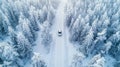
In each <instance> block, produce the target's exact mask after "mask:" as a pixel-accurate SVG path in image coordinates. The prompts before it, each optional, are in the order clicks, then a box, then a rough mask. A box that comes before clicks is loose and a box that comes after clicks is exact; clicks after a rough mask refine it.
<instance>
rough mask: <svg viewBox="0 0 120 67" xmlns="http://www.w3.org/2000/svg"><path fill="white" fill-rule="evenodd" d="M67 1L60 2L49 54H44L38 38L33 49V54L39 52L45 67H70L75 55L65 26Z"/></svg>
mask: <svg viewBox="0 0 120 67" xmlns="http://www.w3.org/2000/svg"><path fill="white" fill-rule="evenodd" d="M66 3H67V0H61V3H60V4H59V7H58V9H57V12H56V15H55V19H54V25H53V27H52V31H51V33H52V37H53V43H52V44H51V47H50V53H49V54H46V52H45V49H44V47H43V46H42V45H40V43H39V42H40V40H41V39H40V38H41V37H39V39H38V41H37V43H38V45H37V46H36V48H35V50H34V51H35V52H39V53H40V56H41V58H42V59H43V60H44V61H45V63H46V64H47V67H70V65H71V62H72V60H73V56H74V55H75V54H76V50H75V49H74V47H73V45H72V44H71V43H70V42H69V32H68V30H67V27H66V26H65V19H66V14H65V11H64V9H65V6H66ZM59 30H61V31H62V36H58V31H59Z"/></svg>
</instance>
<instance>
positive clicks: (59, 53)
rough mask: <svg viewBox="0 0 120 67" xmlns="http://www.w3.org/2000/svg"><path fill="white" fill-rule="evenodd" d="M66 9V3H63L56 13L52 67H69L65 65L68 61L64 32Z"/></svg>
mask: <svg viewBox="0 0 120 67" xmlns="http://www.w3.org/2000/svg"><path fill="white" fill-rule="evenodd" d="M64 7H65V3H61V4H60V5H59V8H58V10H57V13H56V18H55V24H54V27H53V31H52V32H53V34H52V35H53V39H54V42H55V43H54V44H55V45H54V48H53V51H52V52H53V55H52V57H51V58H52V59H51V61H52V63H51V65H52V66H50V67H67V66H66V64H65V60H66V56H65V55H66V50H65V49H66V48H65V32H64V29H65V27H64V19H65V14H64ZM58 30H61V31H62V36H60V37H59V36H58ZM51 61H50V62H51Z"/></svg>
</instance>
